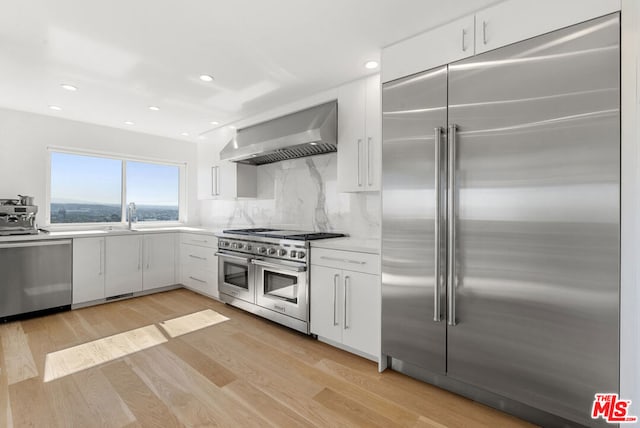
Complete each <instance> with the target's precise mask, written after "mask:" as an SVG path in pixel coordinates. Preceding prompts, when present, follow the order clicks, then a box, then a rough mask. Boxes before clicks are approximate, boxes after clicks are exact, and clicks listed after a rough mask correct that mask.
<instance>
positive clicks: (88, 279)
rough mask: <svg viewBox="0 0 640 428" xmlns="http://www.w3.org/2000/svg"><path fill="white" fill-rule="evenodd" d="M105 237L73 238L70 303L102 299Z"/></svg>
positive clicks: (103, 295)
mask: <svg viewBox="0 0 640 428" xmlns="http://www.w3.org/2000/svg"><path fill="white" fill-rule="evenodd" d="M105 239H106V238H104V237H101V238H79V239H74V240H73V300H72V303H73V304H74V305H75V304H78V303H84V302H91V301H93V300H99V299H104V297H105V294H104V293H105V291H104V277H105V275H104V269H105V263H104V254H105Z"/></svg>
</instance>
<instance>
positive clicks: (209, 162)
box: [198, 129, 258, 200]
mask: <svg viewBox="0 0 640 428" xmlns="http://www.w3.org/2000/svg"><path fill="white" fill-rule="evenodd" d="M234 135H235V132H234V131H232V130H229V129H220V130H219V131H218V132H216V133H212V134H211V135H210V136H209V139H208V140H206V141H202V142H199V143H198V199H201V200H202V199H235V198H255V197H256V196H257V193H258V191H257V189H258V181H257V169H256V167H255V166H254V165H244V164H238V163H235V162H230V161H224V160H220V151H221V150H222V148H224V146H225V145H226V144H227V143H228V142H229V141H231V139H232V138H233V137H234Z"/></svg>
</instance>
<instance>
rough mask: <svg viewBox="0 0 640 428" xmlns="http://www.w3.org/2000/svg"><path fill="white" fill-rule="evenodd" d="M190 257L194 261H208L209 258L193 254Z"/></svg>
mask: <svg viewBox="0 0 640 428" xmlns="http://www.w3.org/2000/svg"><path fill="white" fill-rule="evenodd" d="M189 257H191V258H192V259H198V260H207V258H206V257H199V256H194V255H193V254H189Z"/></svg>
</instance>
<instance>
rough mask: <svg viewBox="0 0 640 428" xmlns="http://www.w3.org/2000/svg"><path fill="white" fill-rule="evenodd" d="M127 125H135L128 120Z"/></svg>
mask: <svg viewBox="0 0 640 428" xmlns="http://www.w3.org/2000/svg"><path fill="white" fill-rule="evenodd" d="M124 124H125V125H135V124H134V123H133V122H131V121H130V120H127V121H126V122H125V123H124Z"/></svg>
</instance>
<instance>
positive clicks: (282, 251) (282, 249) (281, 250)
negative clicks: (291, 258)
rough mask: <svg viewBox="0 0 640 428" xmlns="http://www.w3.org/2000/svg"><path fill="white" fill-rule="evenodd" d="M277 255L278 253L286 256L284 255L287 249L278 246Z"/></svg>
mask: <svg viewBox="0 0 640 428" xmlns="http://www.w3.org/2000/svg"><path fill="white" fill-rule="evenodd" d="M278 255H279V256H280V257H284V256H286V255H287V250H285V249H284V248H280V249H279V250H278Z"/></svg>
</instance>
